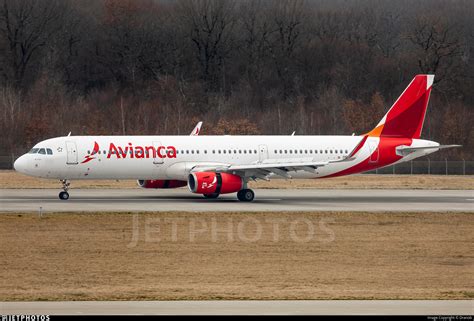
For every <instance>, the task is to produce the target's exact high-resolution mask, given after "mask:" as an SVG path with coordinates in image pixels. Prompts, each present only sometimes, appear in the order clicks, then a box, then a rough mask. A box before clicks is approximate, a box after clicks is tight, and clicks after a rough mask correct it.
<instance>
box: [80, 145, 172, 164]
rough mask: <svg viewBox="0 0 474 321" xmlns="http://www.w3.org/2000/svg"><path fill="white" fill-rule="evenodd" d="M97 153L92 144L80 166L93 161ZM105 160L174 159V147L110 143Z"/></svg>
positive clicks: (95, 147) (97, 146)
mask: <svg viewBox="0 0 474 321" xmlns="http://www.w3.org/2000/svg"><path fill="white" fill-rule="evenodd" d="M97 153H99V144H98V143H97V142H94V148H93V149H92V151H91V152H90V154H88V155H86V156H85V157H84V160H83V161H82V162H81V164H84V163H87V162H90V161H91V160H93V159H95V158H96V157H93V156H94V155H97ZM105 153H106V154H107V158H111V157H113V156H115V157H116V158H117V159H122V158H176V148H175V147H174V146H158V147H154V146H133V145H132V143H128V146H124V147H122V146H116V145H115V144H114V143H110V145H109V149H108V150H107V151H106V152H105Z"/></svg>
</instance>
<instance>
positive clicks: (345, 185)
mask: <svg viewBox="0 0 474 321" xmlns="http://www.w3.org/2000/svg"><path fill="white" fill-rule="evenodd" d="M59 186H60V184H59V182H58V181H57V180H50V179H41V178H34V177H30V176H26V175H22V174H19V173H17V172H15V171H11V170H0V188H56V189H57V188H59ZM71 186H72V187H73V188H133V187H137V183H136V181H132V180H124V181H115V180H82V181H81V180H74V181H73V182H72V185H71ZM250 186H251V187H253V188H279V189H284V188H321V189H374V188H375V189H379V188H385V189H469V190H473V189H474V176H444V175H352V176H344V177H336V178H330V179H305V180H301V179H300V180H286V181H285V180H272V181H270V182H265V181H259V182H256V183H255V182H252V183H250ZM137 188H138V187H137Z"/></svg>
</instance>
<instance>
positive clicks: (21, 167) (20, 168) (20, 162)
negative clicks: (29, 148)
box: [13, 155, 27, 173]
mask: <svg viewBox="0 0 474 321" xmlns="http://www.w3.org/2000/svg"><path fill="white" fill-rule="evenodd" d="M26 163H27V160H26V157H25V155H23V156H20V157H19V158H18V159H17V160H16V161H15V163H13V168H14V169H15V170H16V171H17V172H20V173H25V172H26V167H27V166H26V165H27V164H26Z"/></svg>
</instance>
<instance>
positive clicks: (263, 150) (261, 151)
mask: <svg viewBox="0 0 474 321" xmlns="http://www.w3.org/2000/svg"><path fill="white" fill-rule="evenodd" d="M267 158H268V147H267V145H259V146H258V160H259V161H260V162H263V161H264V160H266V159H267Z"/></svg>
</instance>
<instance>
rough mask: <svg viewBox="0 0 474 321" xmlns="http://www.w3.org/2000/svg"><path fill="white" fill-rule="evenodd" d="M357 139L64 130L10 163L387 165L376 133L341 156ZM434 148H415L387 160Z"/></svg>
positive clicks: (75, 170) (111, 174)
mask: <svg viewBox="0 0 474 321" xmlns="http://www.w3.org/2000/svg"><path fill="white" fill-rule="evenodd" d="M361 140H362V137H361V136H67V137H57V138H52V139H48V140H45V141H42V142H40V143H38V144H37V145H35V147H34V148H33V150H34V149H36V148H37V149H38V150H41V149H42V148H44V150H45V151H46V152H45V153H38V150H36V152H35V153H27V154H25V155H23V156H21V157H20V158H19V159H18V160H17V161H16V162H15V169H16V170H18V171H20V172H23V173H25V174H28V175H32V176H37V177H44V178H56V179H143V180H148V179H173V180H184V181H185V180H187V177H188V175H189V173H190V171H191V170H192V169H193V167H195V166H196V165H200V164H205V165H210V164H213V165H218V164H223V165H228V164H233V165H241V164H264V163H267V162H268V163H274V162H281V161H288V162H295V161H301V162H305V161H321V162H330V163H329V164H328V165H326V166H322V167H318V168H317V169H316V170H315V171H314V172H309V171H304V170H298V171H294V172H290V173H289V174H290V175H291V177H293V178H318V177H325V176H329V175H334V174H337V173H339V172H342V171H344V170H347V169H350V168H357V164H359V163H361V162H364V161H365V162H368V163H369V164H371V166H370V168H367V166H365V167H364V168H363V169H364V170H369V169H374V168H377V167H382V166H386V165H389V164H388V163H387V161H385V162H381V163H379V158H380V157H381V156H382V155H380V153H379V151H378V145H379V140H380V138H378V137H368V138H367V141H366V142H365V143H364V144H363V146H362V147H361V148H360V150H358V151H357V153H356V154H354V155H353V157H351V159H350V160H344V159H347V157H348V156H349V155H350V154H351V152H353V151H354V149H355V148H356V147H357V146H358V145H359V143H360V142H361ZM427 143H430V144H436V143H434V142H429V141H425V140H419V139H413V141H412V143H411V146H417V145H418V144H424V145H426V144H427ZM48 149H49V150H48ZM94 149H95V151H94ZM33 150H32V151H33ZM434 151H435V150H431V151H429V152H427V151H420V152H415V153H412V154H410V155H409V156H405V157H402V158H399V159H394V160H393V161H392V162H391V163H394V162H400V161H406V160H410V159H413V158H416V157H420V156H424V155H426V154H428V153H431V152H434ZM48 152H49V153H50V154H48ZM338 160H341V162H337V161H338ZM342 160H344V161H342ZM364 170H360V171H364ZM351 173H352V172H351Z"/></svg>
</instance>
